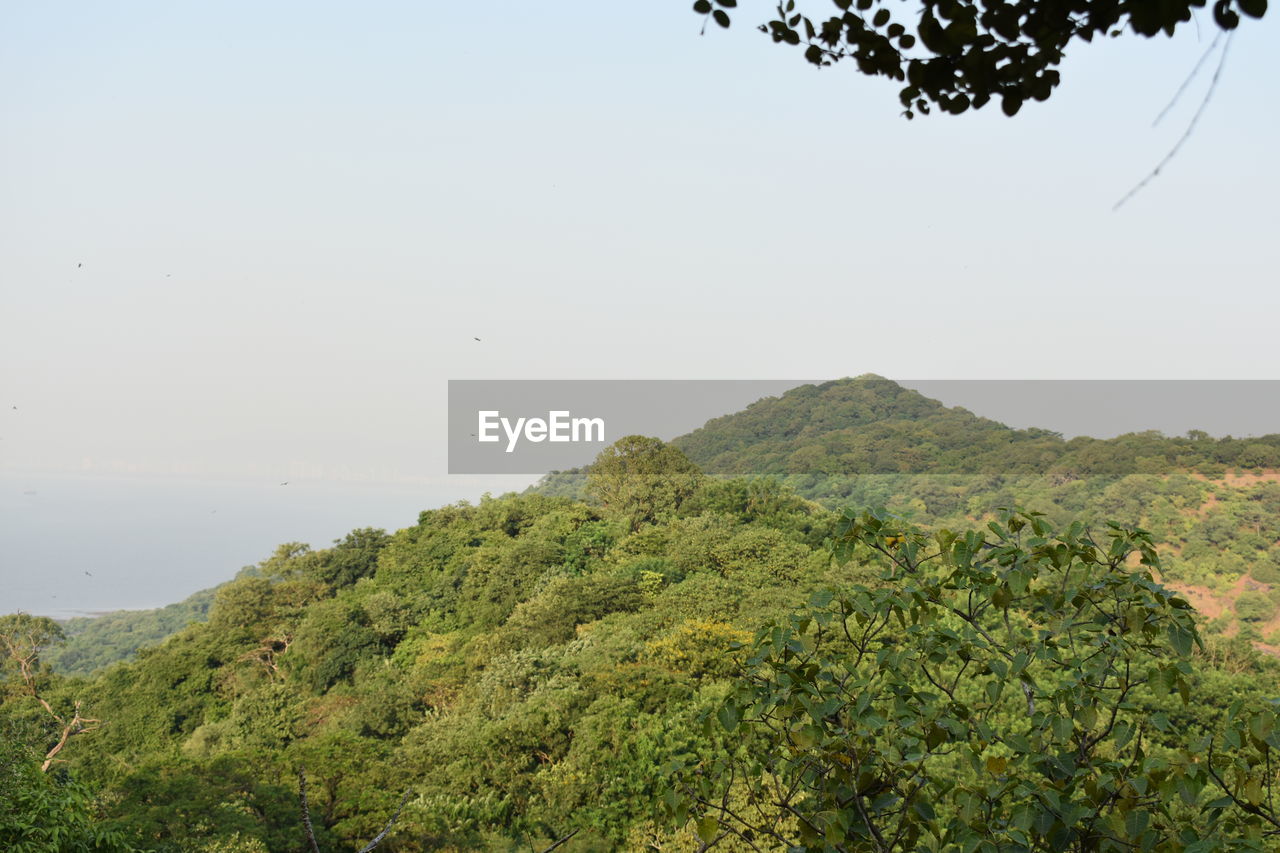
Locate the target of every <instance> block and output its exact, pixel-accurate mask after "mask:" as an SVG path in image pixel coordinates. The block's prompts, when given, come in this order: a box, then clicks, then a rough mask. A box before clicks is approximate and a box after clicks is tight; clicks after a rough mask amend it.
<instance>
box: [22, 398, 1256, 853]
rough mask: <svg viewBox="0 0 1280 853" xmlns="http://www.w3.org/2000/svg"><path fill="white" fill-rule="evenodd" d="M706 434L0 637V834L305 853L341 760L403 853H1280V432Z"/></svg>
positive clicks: (888, 401) (341, 792)
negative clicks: (132, 610)
mask: <svg viewBox="0 0 1280 853" xmlns="http://www.w3.org/2000/svg"><path fill="white" fill-rule="evenodd" d="M807 418H812V419H814V421H815V422H817V423H821V424H823V425H824V426H823V428H822V429H810V428H809V425H807V424H806V419H807ZM773 430H776V433H775V432H774V431H773ZM873 435H874V436H879V437H880V438H879V439H877V441H869V440H865V439H867V436H873ZM751 436H756V440H755V441H754V443H753V442H752V441H751V440H749V439H750V437H751ZM877 442H878V443H877ZM966 442H968V444H966ZM678 444H679V445H681V446H683V447H684V448H685V449H686V451H687V452H688V454H689V456H686V455H685V453H684V452H682V451H681V450H679V449H677V447H676V446H674V445H664V444H663V443H662V442H659V441H656V440H652V439H642V438H632V439H626V440H623V441H621V442H619V443H618V444H617V445H615V446H614V447H613V448H611V449H610V450H609V451H608V452H606V453H604V454H602V455H601V457H600V460H598V461H597V463H596V464H595V465H594V466H593V467H592V469H591V472H590V474H589V475H583V474H581V473H579V474H577V475H571V476H570V477H561V478H560V479H559V480H558V482H559V483H560V484H561V485H564V484H565V483H569V482H571V481H572V480H574V479H577V480H579V481H580V482H581V484H582V485H581V489H577V488H576V487H575V490H574V491H575V494H577V493H579V492H580V493H581V494H582V496H584V497H585V498H586V500H581V499H579V498H578V497H574V496H566V495H548V494H539V493H536V492H535V493H527V494H524V495H506V496H503V497H501V498H496V499H494V498H487V499H485V500H483V501H482V502H481V503H480V504H478V505H475V506H472V505H466V504H462V505H456V506H448V507H443V508H440V509H435V510H428V511H425V512H423V513H421V515H420V516H419V518H418V519H417V522H416V523H415V524H413V525H411V526H409V527H406V528H405V529H403V530H400V531H398V532H396V533H394V534H386V533H384V532H383V531H379V530H357V531H353V532H352V533H351V534H350V535H348V536H347V537H346V538H344V539H343V540H341V541H339V542H337V543H335V544H334V545H333V547H331V548H327V549H322V550H312V549H310V548H308V547H306V546H304V545H299V544H297V543H290V544H286V545H282V546H281V547H280V548H279V549H277V551H276V552H275V553H274V554H272V555H271V556H270V557H268V558H267V559H265V560H264V561H263V562H261V563H260V564H259V565H258V566H256V567H253V568H252V569H250V570H246V571H244V572H241V573H240V575H239V576H237V578H236V579H235V580H233V581H231V582H229V583H227V584H224V585H222V586H221V587H219V588H218V589H217V590H216V591H215V592H214V594H213V601H212V604H211V606H210V607H209V610H208V616H207V619H206V620H204V621H196V622H193V623H192V624H189V625H186V626H185V627H183V628H181V629H180V630H178V631H177V632H176V633H174V634H173V635H172V636H169V637H168V638H167V639H165V640H163V641H162V642H158V643H156V644H154V645H151V646H149V647H144V648H142V649H140V650H139V651H138V652H137V654H136V657H135V658H134V659H132V660H127V661H122V662H119V663H117V664H115V665H113V666H110V667H107V668H105V669H102V670H99V671H96V672H93V673H90V674H88V675H87V676H80V675H75V676H68V675H65V674H59V673H58V672H55V671H53V670H52V669H51V668H50V667H49V665H48V661H49V657H50V652H52V651H53V650H54V649H55V648H56V646H57V642H58V639H59V634H60V633H61V629H59V627H58V626H57V625H55V624H53V623H52V622H49V621H48V620H39V619H33V618H32V617H27V616H23V615H21V614H18V615H11V616H4V617H0V638H3V639H4V645H3V648H2V649H0V650H3V651H4V652H5V653H6V657H5V659H4V680H3V681H2V682H0V731H3V732H4V733H5V737H4V738H0V745H2V746H3V749H2V751H0V785H3V786H4V787H3V788H2V789H0V794H2V795H3V796H0V846H4V847H5V849H30V850H44V849H49V850H62V849H66V850H74V849H88V850H111V851H117V850H129V849H137V850H148V851H175V853H176V851H197V853H200V852H201V851H203V853H215V851H217V852H218V853H263V851H273V853H274V851H285V853H290V851H299V853H301V851H308V850H310V849H311V847H310V842H309V840H308V839H307V837H306V835H305V833H304V830H303V828H302V821H301V818H300V813H299V797H298V774H299V772H301V771H303V770H305V774H306V778H307V780H308V800H309V814H310V818H311V820H312V823H313V825H314V828H315V829H314V832H315V835H316V843H317V846H318V847H319V849H320V850H323V851H329V850H353V851H354V850H359V849H361V848H362V847H363V846H364V845H365V844H366V843H367V842H368V841H369V840H370V839H372V838H373V837H374V836H375V835H377V834H378V833H379V832H380V831H381V830H382V829H383V827H384V826H385V825H386V824H387V821H388V819H389V818H390V817H391V816H393V815H396V816H397V817H396V820H395V823H394V826H393V827H392V829H391V832H390V834H389V835H388V836H387V838H386V839H385V841H384V842H383V843H382V846H381V847H380V848H379V849H380V850H389V851H402V852H403V853H411V851H428V850H431V851H442V850H443V851H455V850H456V851H462V850H492V851H508V850H517V849H519V850H530V849H532V850H534V851H543V850H547V849H550V848H552V846H553V845H558V846H556V847H555V849H558V850H561V851H575V852H576V853H582V851H597V850H598V851H604V850H654V851H662V850H694V849H706V848H707V847H708V846H716V847H717V849H724V850H734V851H738V850H749V849H753V848H754V849H762V850H784V849H795V850H809V851H824V853H825V851H828V850H850V851H853V850H857V851H864V850H865V851H873V850H874V851H881V850H893V851H903V853H905V851H908V850H919V849H928V850H939V851H940V850H952V849H974V850H977V849H991V850H1024V851H1031V850H1036V851H1048V850H1062V849H1066V850H1074V849H1080V850H1117V851H1119V850H1131V849H1150V850H1187V851H1210V850H1212V851H1218V850H1224V851H1225V850H1269V849H1274V837H1273V836H1272V835H1269V834H1268V833H1270V832H1272V831H1273V830H1274V829H1276V828H1280V814H1276V813H1275V812H1274V811H1273V810H1272V809H1271V806H1270V798H1271V791H1272V788H1273V787H1274V786H1276V785H1278V784H1280V767H1276V766H1275V765H1274V762H1272V760H1271V756H1270V752H1269V750H1271V749H1272V748H1276V749H1280V725H1277V723H1278V722H1280V720H1277V719H1276V715H1275V712H1274V709H1273V708H1272V707H1271V704H1270V701H1271V700H1272V699H1273V698H1274V697H1276V696H1280V663H1278V662H1277V661H1276V660H1275V659H1274V658H1273V657H1272V656H1271V655H1270V654H1269V652H1270V651H1271V648H1270V646H1269V645H1268V644H1267V643H1265V642H1264V641H1265V640H1268V639H1280V637H1272V636H1270V635H1271V634H1272V632H1275V631H1277V630H1278V629H1280V624H1277V617H1276V607H1277V604H1276V602H1277V599H1280V591H1278V590H1280V561H1277V559H1276V557H1277V554H1280V550H1278V549H1277V544H1278V543H1277V540H1280V482H1277V477H1276V475H1275V474H1274V472H1273V471H1271V469H1270V468H1268V467H1266V466H1263V465H1259V466H1255V467H1252V468H1245V467H1243V466H1239V465H1237V466H1236V467H1231V468H1228V467H1227V462H1225V461H1223V460H1224V459H1232V460H1234V461H1235V462H1236V463H1239V462H1240V461H1241V460H1242V458H1247V459H1253V458H1255V456H1248V457H1245V455H1244V454H1245V453H1246V451H1247V452H1248V453H1252V454H1259V453H1262V452H1264V451H1265V450H1266V448H1268V447H1271V446H1272V444H1273V442H1272V441H1271V439H1266V440H1257V441H1249V442H1239V441H1225V440H1224V441H1215V440H1213V439H1208V438H1206V437H1199V436H1197V437H1192V438H1187V439H1169V438H1165V437H1163V436H1159V435H1156V434H1142V435H1139V436H1125V437H1121V438H1120V439H1113V440H1110V441H1095V440H1092V439H1084V440H1080V439H1077V440H1073V441H1063V440H1062V439H1061V438H1059V437H1058V436H1056V435H1053V434H1052V433H1047V432H1044V431H1036V430H1028V431H1018V430H1010V429H1008V428H1007V427H1004V426H1002V425H1000V424H996V423H994V422H992V421H988V420H984V419H981V418H979V417H977V416H975V415H973V414H970V413H968V412H965V411H964V410H959V409H948V408H946V407H943V406H941V405H940V404H938V403H936V402H934V401H929V400H926V399H924V398H922V397H920V396H919V395H916V394H913V393H912V392H908V391H905V390H903V389H901V388H899V387H897V386H895V385H894V384H893V383H889V382H887V381H885V380H880V379H878V378H873V379H870V380H845V381H842V382H838V383H829V384H827V385H824V386H818V387H813V388H808V389H798V391H796V392H791V393H790V394H788V395H785V396H784V397H782V398H778V399H775V400H766V401H762V402H760V403H757V404H756V405H755V406H752V407H750V408H748V409H747V410H746V411H744V412H743V413H740V414H739V415H736V416H730V417H727V418H721V419H717V420H716V421H713V422H711V423H709V424H708V425H707V426H706V427H704V428H703V429H702V430H699V431H698V432H696V433H694V434H691V435H690V436H687V437H686V438H684V439H681V440H680V442H678ZM752 447H759V448H762V449H761V451H760V458H761V459H763V460H767V461H766V462H763V463H761V465H760V466H759V467H762V468H768V467H769V466H776V467H775V469H774V470H771V471H765V472H764V473H766V474H770V476H730V474H731V473H732V471H733V470H734V469H741V470H744V471H746V470H748V469H749V468H751V467H755V466H753V465H752V464H751V463H750V459H751V456H752V452H753V451H752ZM966 447H968V448H969V449H970V451H969V452H968V453H967V454H966V453H965V452H964V448H966ZM1001 447H1006V448H1008V449H1009V459H1010V461H1009V462H1008V464H1007V465H1006V466H1005V468H1006V470H1003V471H996V470H987V466H991V467H999V465H998V460H999V458H1000V455H999V454H1000V448H1001ZM812 448H818V449H819V450H820V451H821V454H820V455H815V454H814V453H812V452H811V449H812ZM837 448H845V454H844V455H845V456H848V455H849V454H853V456H854V457H856V458H859V459H863V460H866V459H872V458H875V459H879V460H881V461H880V463H878V464H880V465H881V466H882V468H881V469H880V470H870V469H871V468H872V467H873V466H871V465H870V463H868V465H867V468H868V470H866V471H863V472H862V473H848V472H847V471H844V469H843V468H840V467H839V466H844V465H851V464H852V463H851V462H850V460H849V459H845V458H843V457H838V458H839V459H843V461H839V462H838V465H836V468H837V469H838V470H836V472H835V473H832V472H830V471H827V470H825V469H826V468H830V467H832V465H835V464H836V463H831V462H830V461H829V459H828V457H830V456H831V454H832V453H834V452H835V449H837ZM922 448H923V449H927V451H928V452H927V453H925V455H924V456H922V457H919V458H922V459H923V460H924V462H923V463H922V466H923V468H924V469H925V470H921V471H913V470H904V468H903V461H904V460H906V459H912V458H916V457H913V456H911V454H910V453H908V451H911V452H913V453H924V452H925V451H924V450H922ZM1259 448H1261V450H1259ZM858 454H863V455H861V456H858ZM930 454H932V455H930ZM948 454H950V456H948ZM934 456H936V457H937V458H938V459H940V458H955V459H960V457H962V456H967V461H966V462H965V463H964V464H965V465H967V466H968V467H967V468H965V470H962V471H955V470H950V469H949V468H948V467H947V466H944V465H942V464H940V463H938V462H937V461H936V459H934ZM810 457H812V458H821V459H828V461H827V462H823V463H822V465H821V466H820V467H821V468H823V470H818V469H804V468H803V466H798V465H797V459H799V460H804V459H806V458H810ZM1256 458H1259V459H1261V461H1263V462H1268V460H1267V459H1265V458H1263V457H1260V456H1259V457H1256ZM690 459H693V461H694V462H699V460H702V461H701V462H699V464H698V465H695V464H693V462H691V461H690ZM1170 459H1173V460H1174V461H1176V462H1177V465H1176V466H1172V467H1170V466H1169V464H1168V463H1169V460H1170ZM1152 460H1161V463H1160V465H1156V464H1155V462H1154V461H1152ZM1268 464H1269V462H1268ZM893 465H896V466H898V467H897V468H892V466H893ZM1147 465H1151V466H1153V467H1152V468H1151V469H1146V468H1144V467H1143V466H1147ZM1214 466H1217V467H1214ZM708 468H710V469H711V473H712V474H714V476H713V475H709V474H708V473H707V469H708ZM797 468H799V470H797ZM1139 469H1141V470H1139ZM814 498H818V499H819V500H815V499H814ZM1014 504H1018V505H1022V506H1024V507H1028V508H1029V509H1031V510H1038V512H1032V513H1031V514H1011V513H1009V512H1007V511H1004V510H1001V509H1000V507H1002V506H1011V505H1014ZM840 505H845V506H852V507H869V506H877V505H882V506H886V507H888V509H887V510H885V511H875V512H870V513H863V512H859V511H847V512H846V511H841V510H837V509H835V508H834V507H836V506H840ZM1110 519H1116V520H1118V521H1119V522H1120V523H1121V524H1120V526H1114V525H1111V524H1108V520H1110ZM1125 525H1129V526H1135V525H1141V526H1143V527H1145V531H1143V530H1132V529H1127V528H1126V527H1125ZM1147 531H1149V532H1147ZM1162 579H1163V580H1164V581H1165V582H1167V583H1168V584H1169V585H1170V586H1171V587H1173V588H1175V589H1178V590H1181V591H1182V592H1181V594H1178V595H1175V594H1173V593H1171V592H1169V591H1168V590H1166V589H1165V588H1164V587H1162V586H1160V584H1159V581H1160V580H1162ZM1188 602H1189V603H1188ZM1192 605H1194V606H1195V607H1198V608H1200V609H1201V611H1202V612H1201V613H1196V612H1195V610H1193V609H1192ZM793 615H794V620H793V618H792V617H793ZM118 624H124V623H118ZM104 625H107V626H108V627H109V623H104ZM1197 625H1198V631H1199V636H1197V628H1196V626H1197ZM135 630H136V628H135ZM86 631H87V629H86ZM79 636H81V637H83V636H84V633H81V634H80V635H79ZM103 636H104V637H105V638H110V637H111V632H110V631H109V630H106V631H104V633H103ZM1210 739H1211V740H1210ZM1211 742H1212V743H1213V744H1214V745H1215V747H1214V748H1215V749H1216V750H1217V751H1216V752H1215V755H1216V756H1217V757H1216V758H1215V759H1214V762H1216V763H1212V762H1210V763H1208V764H1206V763H1205V762H1203V761H1201V758H1202V757H1203V756H1204V755H1206V750H1207V749H1208V748H1209V744H1210V743H1211ZM44 764H47V765H48V772H42V771H41V766H42V765H44ZM1215 774H1216V776H1215ZM778 786H781V787H778ZM402 801H403V808H402V810H399V811H398V809H400V805H401V803H402ZM855 802H856V803H861V806H860V808H861V812H859V810H858V808H855V807H854V806H855ZM1272 820H1274V821H1276V822H1275V823H1272V822H1271V821H1272ZM50 826H52V827H55V828H56V829H57V833H60V835H59V837H60V838H62V839H63V840H62V841H58V842H50V841H49V838H50V835H49V830H48V828H49V827H50ZM894 827H896V829H894ZM890 831H892V832H893V833H897V834H896V836H895V837H896V838H897V840H896V841H893V842H892V843H890V841H889V840H888V838H887V837H886V835H885V833H886V832H890ZM32 839H43V840H40V841H38V842H37V841H33V840H32ZM993 839H994V840H993ZM984 840H985V841H986V842H988V844H989V846H988V847H985V848H983V847H981V845H982V844H983V843H984ZM19 842H22V843H25V844H27V846H26V847H23V846H21V844H19ZM50 843H54V844H57V845H61V846H48V845H49V844H50ZM41 844H44V845H45V846H43V847H42V846H40V845H41ZM990 845H994V846H990Z"/></svg>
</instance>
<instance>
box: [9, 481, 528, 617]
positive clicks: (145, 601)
mask: <svg viewBox="0 0 1280 853" xmlns="http://www.w3.org/2000/svg"><path fill="white" fill-rule="evenodd" d="M526 484H527V483H520V484H517V483H516V482H515V481H514V480H513V478H506V479H505V480H502V479H497V478H495V479H494V480H493V482H491V483H480V482H476V481H471V482H468V483H465V484H459V485H432V486H405V485H373V484H346V483H324V482H314V481H311V482H308V481H298V482H293V481H291V482H290V484H289V485H288V486H280V485H278V483H277V482H272V483H245V482H218V481H198V480H179V479H169V478H142V477H138V478H125V477H106V476H76V475H66V474H61V475H56V474H39V475H36V474H4V473H0V613H11V612H13V611H15V610H25V611H27V612H30V613H35V614H38V615H44V616H53V617H55V618H63V617H68V616H79V615H85V614H87V613H93V612H97V611H104V610H118V609H134V608H149V607H160V606H163V605H165V604H171V603H173V602H175V601H180V600H182V599H183V598H185V597H186V596H188V595H190V594H191V593H193V592H196V591H197V590H200V589H205V588H207V587H210V586H214V585H216V584H219V583H222V582H223V581H226V580H229V579H231V578H232V577H233V576H234V575H235V573H236V572H237V571H239V570H240V568H242V567H243V566H246V565H251V564H253V563H256V562H258V561H260V560H262V559H264V558H265V557H267V556H268V555H270V553H271V552H272V551H273V550H274V549H275V547H276V546H277V545H279V544H280V543H282V542H306V543H308V544H310V545H311V546H312V547H315V548H321V547H324V546H327V545H329V544H331V543H332V542H333V540H335V539H338V538H340V537H342V536H343V535H345V534H346V533H347V532H348V531H350V530H353V529H355V528H358V527H382V528H385V529H386V530H389V531H394V530H398V529H400V528H402V527H407V526H409V525H412V524H414V523H415V522H416V521H417V517H418V513H419V512H420V511H421V510H424V509H431V508H435V507H439V506H443V505H445V504H448V503H453V502H455V501H458V500H472V501H474V500H477V499H478V498H479V495H480V494H481V493H483V492H484V491H486V490H492V491H493V492H494V493H495V494H497V493H499V492H501V491H503V490H504V489H514V488H523V485H526Z"/></svg>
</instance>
